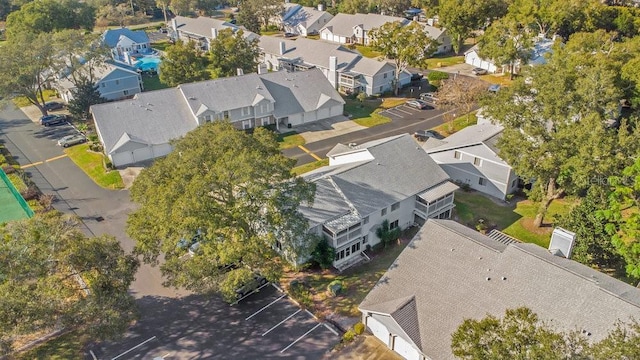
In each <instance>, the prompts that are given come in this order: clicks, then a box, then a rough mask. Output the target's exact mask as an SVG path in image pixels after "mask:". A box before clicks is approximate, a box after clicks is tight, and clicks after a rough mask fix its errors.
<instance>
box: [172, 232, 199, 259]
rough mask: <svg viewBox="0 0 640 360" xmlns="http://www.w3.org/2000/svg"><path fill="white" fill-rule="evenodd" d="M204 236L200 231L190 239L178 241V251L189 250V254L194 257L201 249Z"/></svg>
mask: <svg viewBox="0 0 640 360" xmlns="http://www.w3.org/2000/svg"><path fill="white" fill-rule="evenodd" d="M202 236H203V234H202V231H200V230H198V231H196V233H195V235H193V236H192V237H191V238H190V239H185V238H181V239H180V240H178V243H177V244H176V246H177V247H178V249H182V250H185V249H188V250H189V254H190V255H191V256H193V255H195V253H196V251H197V250H198V248H199V247H200V240H202Z"/></svg>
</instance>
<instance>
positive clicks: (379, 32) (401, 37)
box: [369, 22, 439, 94]
mask: <svg viewBox="0 0 640 360" xmlns="http://www.w3.org/2000/svg"><path fill="white" fill-rule="evenodd" d="M369 35H370V37H371V39H373V47H374V48H375V49H376V50H378V51H380V52H381V53H382V54H383V55H384V56H385V57H386V58H387V59H389V60H391V61H392V62H393V63H394V64H395V66H396V70H395V72H394V89H393V91H394V93H396V94H397V93H398V89H399V85H400V74H401V73H402V72H404V71H405V70H406V69H407V67H408V66H415V67H421V65H424V64H425V61H426V60H427V58H428V57H429V56H431V54H433V53H434V52H435V51H436V50H437V48H438V45H439V44H438V41H436V40H434V39H432V38H430V37H429V35H427V33H426V32H425V31H424V29H423V27H422V25H420V24H419V23H417V22H412V23H411V24H409V25H406V26H403V25H402V24H401V23H399V22H388V23H386V24H384V25H382V26H381V27H379V28H377V29H373V30H371V32H370V33H369Z"/></svg>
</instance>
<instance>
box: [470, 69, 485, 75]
mask: <svg viewBox="0 0 640 360" xmlns="http://www.w3.org/2000/svg"><path fill="white" fill-rule="evenodd" d="M471 73H472V74H473V75H487V73H489V72H488V71H487V70H486V69H483V68H475V69H473V70H471Z"/></svg>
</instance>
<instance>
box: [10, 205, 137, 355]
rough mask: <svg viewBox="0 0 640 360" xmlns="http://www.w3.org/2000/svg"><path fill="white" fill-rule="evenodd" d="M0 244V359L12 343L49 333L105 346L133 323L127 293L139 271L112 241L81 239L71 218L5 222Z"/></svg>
mask: <svg viewBox="0 0 640 360" xmlns="http://www.w3.org/2000/svg"><path fill="white" fill-rule="evenodd" d="M0 238H1V239H2V241H1V242H0V259H2V261H0V274H2V276H1V277H0V342H1V343H2V346H3V349H4V351H7V350H9V349H10V345H11V342H12V340H13V339H12V338H13V337H15V336H20V335H25V334H31V333H33V332H35V331H41V330H46V329H51V328H53V327H54V326H63V327H67V326H69V327H79V328H80V329H81V330H82V331H83V332H85V333H89V334H91V335H92V336H94V338H95V339H109V338H112V337H115V336H118V335H121V334H122V333H123V332H124V331H125V330H126V329H127V328H128V326H129V325H130V324H131V321H133V320H134V319H135V317H136V316H137V309H136V305H135V302H134V300H133V298H132V297H131V296H130V295H129V294H128V290H129V285H130V284H131V282H132V281H133V280H134V277H135V273H136V270H137V268H138V265H139V263H138V260H137V259H136V258H135V257H133V256H132V255H125V253H124V251H123V250H122V248H121V247H120V244H119V243H118V241H117V240H115V239H114V238H112V237H109V236H100V237H94V238H87V237H85V236H84V235H83V234H82V233H81V232H80V230H79V227H78V223H77V221H76V219H75V218H73V217H70V216H66V215H62V214H60V213H57V212H54V213H49V214H44V215H37V216H36V217H34V218H32V219H29V220H22V221H14V222H10V223H8V224H6V225H4V226H2V227H0ZM78 276H79V277H80V278H81V279H83V280H84V283H81V282H79V281H78V280H77V277H78ZM84 284H86V288H85V285H84Z"/></svg>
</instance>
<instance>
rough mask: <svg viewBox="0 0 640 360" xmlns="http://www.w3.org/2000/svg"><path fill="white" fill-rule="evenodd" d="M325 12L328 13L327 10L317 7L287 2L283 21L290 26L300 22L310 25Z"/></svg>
mask: <svg viewBox="0 0 640 360" xmlns="http://www.w3.org/2000/svg"><path fill="white" fill-rule="evenodd" d="M325 14H328V13H327V12H326V11H320V10H318V9H317V8H315V7H309V6H301V5H298V4H294V3H285V5H284V12H283V15H282V22H283V23H284V24H286V25H289V26H295V25H298V24H305V25H306V26H309V25H312V24H313V23H315V22H316V21H318V20H319V19H320V18H321V17H322V16H323V15H325Z"/></svg>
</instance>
